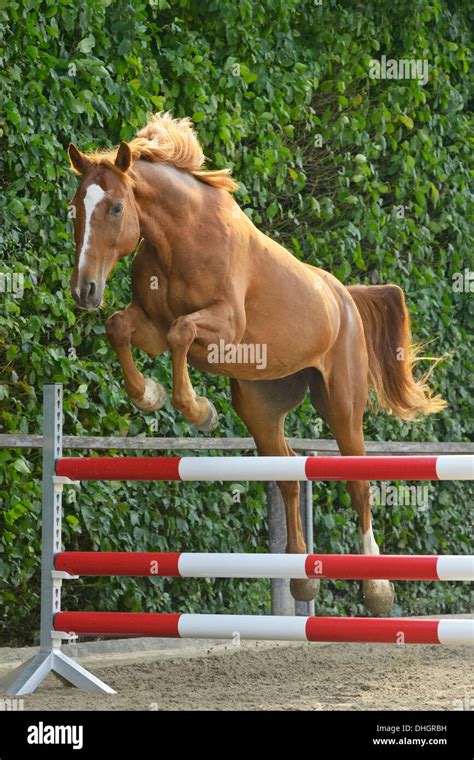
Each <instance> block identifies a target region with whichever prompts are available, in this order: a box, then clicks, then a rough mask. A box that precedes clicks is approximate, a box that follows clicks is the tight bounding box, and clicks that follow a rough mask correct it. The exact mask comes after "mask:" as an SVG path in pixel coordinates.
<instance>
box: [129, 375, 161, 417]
mask: <svg viewBox="0 0 474 760" xmlns="http://www.w3.org/2000/svg"><path fill="white" fill-rule="evenodd" d="M130 400H131V401H132V403H133V404H134V405H135V406H136V407H137V409H141V411H142V412H156V411H158V409H161V407H162V406H163V405H164V403H165V401H166V390H165V388H164V387H163V386H162V385H161V384H160V383H157V382H156V380H153V379H152V378H151V377H146V378H145V393H144V394H143V396H142V397H141V398H132V399H130Z"/></svg>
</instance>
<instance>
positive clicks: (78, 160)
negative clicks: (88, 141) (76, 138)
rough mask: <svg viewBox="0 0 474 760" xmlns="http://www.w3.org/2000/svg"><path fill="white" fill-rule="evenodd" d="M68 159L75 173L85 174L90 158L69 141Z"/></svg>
mask: <svg viewBox="0 0 474 760" xmlns="http://www.w3.org/2000/svg"><path fill="white" fill-rule="evenodd" d="M68 155H69V160H70V162H71V166H72V168H73V169H74V171H75V172H76V173H77V174H85V173H86V171H87V169H88V168H89V166H90V165H91V161H90V159H89V158H88V157H87V156H86V154H85V153H81V151H80V150H79V149H78V148H76V146H75V145H74V143H69V148H68Z"/></svg>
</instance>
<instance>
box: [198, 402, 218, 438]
mask: <svg viewBox="0 0 474 760" xmlns="http://www.w3.org/2000/svg"><path fill="white" fill-rule="evenodd" d="M206 401H207V403H208V410H207V414H206V416H205V417H204V419H203V421H202V422H199V423H198V424H194V427H195V428H196V430H200V431H201V432H202V433H210V432H211V431H212V430H215V429H216V427H217V425H218V424H219V415H218V414H217V411H216V407H215V406H214V404H213V403H212V401H209V399H206Z"/></svg>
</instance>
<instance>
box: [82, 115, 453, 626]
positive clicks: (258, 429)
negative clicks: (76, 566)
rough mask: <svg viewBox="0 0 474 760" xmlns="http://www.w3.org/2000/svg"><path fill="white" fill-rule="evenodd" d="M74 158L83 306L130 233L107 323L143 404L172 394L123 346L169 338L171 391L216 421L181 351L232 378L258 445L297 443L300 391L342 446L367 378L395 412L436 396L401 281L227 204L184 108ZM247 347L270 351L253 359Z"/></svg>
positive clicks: (95, 296) (357, 426)
mask: <svg viewBox="0 0 474 760" xmlns="http://www.w3.org/2000/svg"><path fill="white" fill-rule="evenodd" d="M69 157H70V161H71V164H72V168H73V169H74V171H75V172H76V173H77V174H80V175H81V177H82V179H81V181H80V184H79V186H78V189H77V191H76V193H75V195H74V198H73V199H72V201H71V203H72V204H73V206H74V209H75V214H74V219H75V221H74V226H75V239H76V248H77V252H76V260H75V265H74V271H73V274H72V279H71V289H72V294H73V297H74V300H75V301H76V303H77V304H78V305H79V306H81V307H83V308H86V309H98V308H99V307H100V305H101V303H102V299H103V295H104V288H105V283H106V280H107V278H108V276H109V275H110V273H111V272H112V270H113V268H114V267H115V265H116V263H117V261H118V260H119V259H121V258H122V257H124V256H127V255H128V254H130V253H131V252H132V251H133V250H134V249H135V247H136V246H137V244H138V243H139V246H138V250H137V252H136V254H135V257H134V259H133V263H132V301H131V303H130V305H129V306H127V308H126V309H124V310H123V311H119V312H117V313H116V314H114V315H113V316H112V317H110V319H109V320H108V321H107V325H106V330H107V337H108V339H109V341H110V343H111V345H112V347H113V349H114V351H115V353H116V354H117V358H118V360H119V362H120V365H121V367H122V370H123V374H124V380H125V391H126V393H127V394H128V396H129V398H130V400H131V401H132V402H133V403H134V404H135V406H136V407H138V408H139V409H141V410H143V411H145V412H147V413H150V412H153V411H155V410H158V409H160V407H162V406H163V404H164V402H165V398H166V391H165V389H164V388H163V386H161V385H160V384H159V383H157V382H156V381H155V380H152V379H151V378H145V377H144V376H143V375H142V373H141V372H140V371H139V370H138V369H137V367H136V366H135V362H134V360H133V358H132V351H131V346H136V347H137V348H139V349H142V350H143V351H145V352H146V353H147V354H148V355H149V356H151V357H156V356H159V355H160V354H162V353H163V352H164V351H166V350H169V351H170V353H171V360H172V367H173V394H172V403H173V405H174V406H175V408H176V409H177V410H178V411H180V412H181V413H182V414H183V415H184V417H185V419H186V420H187V421H188V422H189V423H191V424H192V425H194V426H195V427H196V428H197V429H198V430H202V431H206V432H207V431H210V430H213V429H214V428H215V427H216V425H217V420H218V418H217V413H216V410H215V408H214V406H213V404H212V403H211V402H210V401H209V399H207V398H205V397H204V396H198V395H197V394H196V392H195V391H194V389H193V386H192V384H191V381H190V378H189V372H188V364H191V365H192V366H193V367H196V368H198V369H199V370H202V371H204V372H210V373H212V374H218V375H226V376H228V377H230V378H231V390H232V404H233V407H234V409H235V411H236V412H237V414H238V415H239V417H240V418H241V419H242V420H243V422H244V423H245V425H246V426H247V428H248V429H249V431H250V433H251V434H252V436H253V437H254V439H255V443H256V446H257V450H258V453H259V454H260V455H264V456H273V455H283V456H292V455H294V452H293V451H292V450H291V449H290V447H289V445H288V442H287V441H286V439H285V432H284V422H285V418H286V415H287V414H288V412H289V411H290V410H292V409H295V408H296V407H297V406H298V405H299V404H300V403H301V401H302V400H303V398H304V396H305V394H306V393H307V391H308V389H309V392H310V395H311V401H312V403H313V405H314V407H315V409H316V411H317V412H318V413H319V414H320V415H321V416H322V417H323V418H324V419H325V420H326V422H327V424H328V425H329V427H330V429H331V431H332V433H333V435H334V437H335V439H336V441H337V444H338V447H339V450H340V452H341V454H342V455H363V454H365V446H364V436H363V432H362V419H363V415H364V410H365V407H366V403H367V394H368V386H370V387H372V388H373V389H374V391H375V393H376V395H377V397H378V399H379V402H380V403H381V405H382V406H383V407H385V408H386V409H389V410H391V411H392V412H394V413H395V414H396V415H398V416H399V417H402V418H403V419H411V418H413V417H415V416H417V415H420V414H430V413H432V412H437V411H438V410H440V409H442V408H443V407H444V406H445V403H444V401H443V400H442V399H441V398H439V397H438V396H432V395H431V393H430V391H429V388H428V387H427V385H426V382H425V380H424V379H422V380H415V379H414V377H413V374H412V366H413V362H414V360H415V352H414V349H413V347H412V345H411V341H410V325H409V316H408V313H407V309H406V306H405V300H404V296H403V292H402V291H401V289H400V288H399V287H398V286H396V285H381V286H373V287H365V286H362V285H356V286H353V287H344V285H342V284H341V283H340V282H339V281H338V280H337V279H336V278H335V277H333V275H331V274H329V273H328V272H324V271H323V270H321V269H318V268H316V267H314V266H311V265H309V264H305V263H303V262H301V261H298V259H296V258H295V257H294V256H292V255H291V254H290V253H289V252H288V251H287V250H286V249H285V248H283V247H282V246H281V245H279V244H278V243H276V242H275V241H274V240H271V239H270V238H269V237H267V236H266V235H264V234H263V233H262V232H260V231H259V230H258V229H257V228H256V227H255V226H254V225H253V224H252V222H251V221H250V219H249V218H248V216H246V215H245V214H244V212H243V211H242V210H241V209H240V207H239V206H238V205H237V203H236V202H235V200H234V198H233V196H232V191H233V190H235V189H236V188H237V185H236V183H235V182H234V181H233V180H232V179H231V177H230V175H229V172H228V171H227V170H220V171H205V170H203V169H202V166H203V163H204V156H203V153H202V149H201V147H200V145H199V143H198V141H197V139H196V136H195V134H194V132H193V130H192V127H191V125H190V122H189V120H187V119H172V118H171V117H170V116H169V115H168V114H165V115H156V116H154V117H153V118H152V120H151V121H150V123H149V124H147V125H146V127H145V128H144V129H142V130H141V131H140V132H139V133H138V135H137V137H136V138H134V139H133V140H131V141H130V142H129V143H128V144H127V143H125V142H122V143H121V145H120V147H119V148H118V149H114V150H110V151H106V152H99V153H94V154H92V155H86V154H84V153H81V152H80V151H79V150H78V149H77V148H76V147H75V146H74V145H73V144H71V145H70V146H69ZM256 348H258V349H259V351H257V352H256V351H255V349H256ZM221 349H222V350H221ZM229 349H233V350H229ZM240 349H243V350H242V351H240ZM252 349H254V350H253V351H252ZM216 350H217V354H216ZM256 353H259V355H260V356H264V361H259V362H258V363H257V362H256V360H255V356H256ZM277 476H278V473H275V477H276V478H277ZM278 485H279V487H280V490H281V492H282V495H283V499H284V502H285V510H286V523H287V533H288V543H287V551H288V552H294V553H305V552H306V546H305V541H304V536H303V531H302V526H301V519H300V504H299V483H297V482H278ZM348 489H349V492H350V495H351V499H352V502H353V504H354V506H355V508H356V510H357V512H358V514H359V521H360V529H361V544H362V552H363V553H364V554H378V553H379V548H378V546H377V543H376V541H375V538H374V534H373V531H372V525H371V517H370V498H369V483H368V482H350V483H348ZM317 586H318V581H315V580H296V579H295V580H293V581H292V582H291V592H292V594H293V596H294V598H295V599H299V600H309V599H311V598H313V597H314V595H315V593H316V591H317ZM363 592H364V601H365V604H366V607H367V608H368V609H369V611H370V612H372V613H375V614H381V613H386V612H387V611H388V610H389V609H390V608H391V606H392V603H393V597H394V594H393V587H392V584H390V583H389V582H388V581H386V580H379V581H374V580H367V581H364V582H363Z"/></svg>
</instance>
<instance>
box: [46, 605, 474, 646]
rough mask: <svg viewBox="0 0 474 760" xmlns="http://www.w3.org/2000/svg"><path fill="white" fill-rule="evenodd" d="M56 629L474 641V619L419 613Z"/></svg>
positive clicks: (156, 619) (64, 624)
mask: <svg viewBox="0 0 474 760" xmlns="http://www.w3.org/2000/svg"><path fill="white" fill-rule="evenodd" d="M54 630H55V631H64V632H65V633H75V634H78V635H84V636H157V637H165V638H181V639H231V640H239V639H242V640H245V639H255V640H259V641H260V640H273V641H332V642H338V641H344V642H367V643H371V642H374V643H384V644H464V645H470V646H472V645H473V644H474V621H471V620H417V619H414V618H331V617H299V616H296V617H287V616H286V615H285V616H283V615H282V616H259V615H189V614H180V613H176V614H175V613H154V612H148V613H147V612H135V613H134V612H58V613H57V614H56V616H55V618H54Z"/></svg>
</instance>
